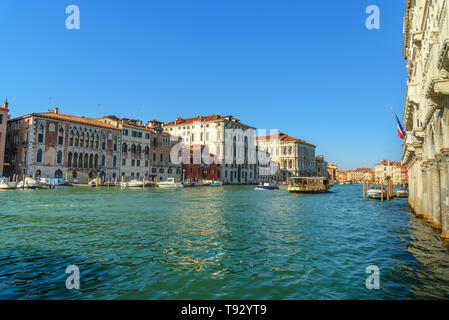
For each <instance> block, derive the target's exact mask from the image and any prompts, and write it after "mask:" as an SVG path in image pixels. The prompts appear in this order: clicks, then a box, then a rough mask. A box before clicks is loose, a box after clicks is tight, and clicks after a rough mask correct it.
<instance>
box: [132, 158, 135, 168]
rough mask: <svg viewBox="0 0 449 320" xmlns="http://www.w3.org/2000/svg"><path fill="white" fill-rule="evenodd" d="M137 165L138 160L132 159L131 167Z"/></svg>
mask: <svg viewBox="0 0 449 320" xmlns="http://www.w3.org/2000/svg"><path fill="white" fill-rule="evenodd" d="M135 164H136V160H134V159H132V160H131V166H132V167H134V165H135Z"/></svg>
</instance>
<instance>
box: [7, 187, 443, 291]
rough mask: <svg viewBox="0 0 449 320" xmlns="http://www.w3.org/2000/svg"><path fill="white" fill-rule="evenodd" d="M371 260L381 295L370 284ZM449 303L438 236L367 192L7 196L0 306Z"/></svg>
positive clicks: (400, 207)
mask: <svg viewBox="0 0 449 320" xmlns="http://www.w3.org/2000/svg"><path fill="white" fill-rule="evenodd" d="M68 265H76V266H78V267H79V269H80V272H81V289H80V290H78V291H77V290H68V289H66V286H65V281H66V277H67V275H66V274H65V269H66V267H67V266H68ZM370 265H376V266H378V267H379V268H380V289H379V290H368V289H367V288H366V287H365V279H366V278H367V277H368V275H367V274H366V273H365V270H366V267H368V266H370ZM448 297H449V254H448V251H447V249H446V247H445V246H444V244H443V243H442V242H441V241H440V240H439V238H438V236H437V234H435V233H434V232H433V231H432V229H431V228H430V227H429V226H428V225H426V224H425V223H424V222H423V221H421V220H419V219H417V218H415V217H414V216H413V214H411V213H410V212H409V208H408V205H407V202H406V201H393V202H384V203H380V202H376V201H370V200H363V199H362V187H361V186H336V187H334V188H333V189H332V192H331V193H329V194H320V195H307V196H304V195H294V194H290V193H288V192H287V191H286V190H285V189H284V190H279V191H255V190H254V187H251V186H243V187H237V186H228V187H217V188H185V189H178V190H158V189H147V190H142V189H136V190H131V189H126V190H121V189H115V188H110V189H108V188H98V189H96V188H88V189H85V188H70V187H66V188H60V189H58V190H56V191H53V190H39V191H19V190H16V191H4V192H1V193H0V299H424V298H428V299H441V298H448Z"/></svg>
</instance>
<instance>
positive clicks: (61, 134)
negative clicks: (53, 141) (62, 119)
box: [58, 128, 64, 146]
mask: <svg viewBox="0 0 449 320" xmlns="http://www.w3.org/2000/svg"><path fill="white" fill-rule="evenodd" d="M58 144H59V145H60V146H62V145H63V144H64V129H63V128H59V132H58Z"/></svg>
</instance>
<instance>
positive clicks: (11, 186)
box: [0, 178, 17, 190]
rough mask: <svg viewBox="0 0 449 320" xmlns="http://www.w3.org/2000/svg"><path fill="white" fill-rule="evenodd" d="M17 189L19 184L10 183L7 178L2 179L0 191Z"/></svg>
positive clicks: (0, 180)
mask: <svg viewBox="0 0 449 320" xmlns="http://www.w3.org/2000/svg"><path fill="white" fill-rule="evenodd" d="M16 188H17V182H9V180H8V179H6V178H1V179H0V190H12V189H16Z"/></svg>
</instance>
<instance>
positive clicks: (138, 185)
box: [121, 180, 143, 188]
mask: <svg viewBox="0 0 449 320" xmlns="http://www.w3.org/2000/svg"><path fill="white" fill-rule="evenodd" d="M121 186H122V187H124V188H142V187H143V182H142V181H139V180H132V181H129V182H122V184H121Z"/></svg>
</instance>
